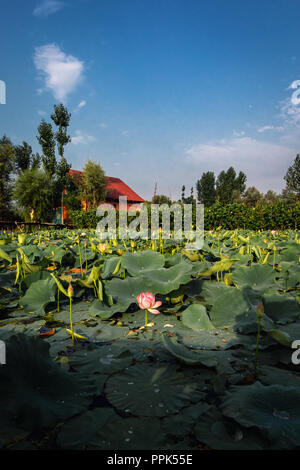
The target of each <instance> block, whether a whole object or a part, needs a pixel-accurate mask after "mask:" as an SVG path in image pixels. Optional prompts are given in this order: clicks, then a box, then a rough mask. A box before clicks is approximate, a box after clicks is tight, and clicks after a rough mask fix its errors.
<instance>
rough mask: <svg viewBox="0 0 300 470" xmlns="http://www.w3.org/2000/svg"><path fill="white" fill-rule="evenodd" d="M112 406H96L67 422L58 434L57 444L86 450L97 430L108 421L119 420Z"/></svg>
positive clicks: (63, 447) (65, 447) (67, 447)
mask: <svg viewBox="0 0 300 470" xmlns="http://www.w3.org/2000/svg"><path fill="white" fill-rule="evenodd" d="M118 419H119V417H118V415H117V414H116V413H115V412H114V410H113V409H112V408H95V409H93V410H90V411H87V412H86V413H83V414H81V415H79V416H75V417H74V418H72V419H70V420H69V421H68V422H67V423H65V424H64V425H63V426H62V428H61V430H60V432H59V434H58V436H57V444H58V446H59V447H60V448H62V449H72V450H84V449H85V447H86V445H87V443H88V442H90V441H91V440H92V439H93V437H94V436H95V434H96V433H97V431H99V430H100V429H101V428H102V427H103V426H105V425H106V424H107V423H112V422H114V421H116V420H118Z"/></svg>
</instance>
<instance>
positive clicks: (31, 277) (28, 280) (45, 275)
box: [22, 271, 51, 289]
mask: <svg viewBox="0 0 300 470" xmlns="http://www.w3.org/2000/svg"><path fill="white" fill-rule="evenodd" d="M50 278H51V275H50V273H49V271H37V272H35V273H31V274H28V275H27V276H26V277H25V278H24V279H23V281H22V288H23V286H24V287H25V288H26V289H28V288H29V287H30V286H31V284H32V283H33V282H37V281H41V280H43V281H44V280H45V279H50Z"/></svg>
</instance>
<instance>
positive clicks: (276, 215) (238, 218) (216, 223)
mask: <svg viewBox="0 0 300 470" xmlns="http://www.w3.org/2000/svg"><path fill="white" fill-rule="evenodd" d="M299 221H300V203H299V202H298V203H295V204H285V203H284V202H278V203H276V204H270V205H266V206H257V207H247V206H245V205H244V204H228V205H225V206H221V205H220V204H215V205H213V206H211V207H207V208H205V209H204V226H205V229H206V230H212V229H215V228H217V227H220V226H221V227H222V228H224V229H228V230H233V229H236V228H243V229H246V230H272V229H282V230H283V229H289V228H290V229H297V228H298V227H299Z"/></svg>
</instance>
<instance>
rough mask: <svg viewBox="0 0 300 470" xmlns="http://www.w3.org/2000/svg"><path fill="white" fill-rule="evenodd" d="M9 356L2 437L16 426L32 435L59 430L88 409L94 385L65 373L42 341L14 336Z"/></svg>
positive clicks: (3, 371) (0, 393)
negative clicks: (35, 431)
mask: <svg viewBox="0 0 300 470" xmlns="http://www.w3.org/2000/svg"><path fill="white" fill-rule="evenodd" d="M6 355H7V358H8V360H7V364H6V365H5V366H3V367H0V379H1V390H0V397H1V410H0V415H1V423H2V425H1V432H2V433H5V429H6V426H8V428H9V427H10V426H12V425H13V426H14V427H15V426H17V427H19V428H22V429H28V430H31V431H33V430H38V429H42V428H46V427H51V426H55V425H56V424H57V423H58V422H60V421H63V420H65V419H68V418H70V417H71V416H73V415H75V414H77V413H80V412H83V411H85V410H86V409H87V406H88V405H89V403H90V401H91V398H92V396H93V394H94V392H95V385H94V383H93V382H92V380H91V379H84V378H81V377H80V376H79V375H77V374H74V373H71V372H66V371H65V370H64V369H62V368H61V367H60V366H59V365H58V364H57V363H56V362H54V361H53V360H52V359H51V357H50V355H49V344H47V343H46V342H43V340H41V339H40V338H39V337H33V336H27V335H24V334H22V333H21V334H18V335H14V336H12V337H11V338H10V339H9V340H8V342H7V343H6ZM11 437H13V436H9V435H6V438H7V439H9V438H11Z"/></svg>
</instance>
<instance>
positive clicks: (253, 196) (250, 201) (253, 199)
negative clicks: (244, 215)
mask: <svg viewBox="0 0 300 470" xmlns="http://www.w3.org/2000/svg"><path fill="white" fill-rule="evenodd" d="M262 200H263V195H262V194H261V193H260V192H259V190H258V189H257V188H255V186H250V188H247V190H246V191H245V194H244V197H243V202H244V203H245V204H246V205H247V206H249V207H255V206H257V205H258V204H259V203H260V202H262Z"/></svg>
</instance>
